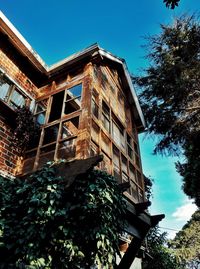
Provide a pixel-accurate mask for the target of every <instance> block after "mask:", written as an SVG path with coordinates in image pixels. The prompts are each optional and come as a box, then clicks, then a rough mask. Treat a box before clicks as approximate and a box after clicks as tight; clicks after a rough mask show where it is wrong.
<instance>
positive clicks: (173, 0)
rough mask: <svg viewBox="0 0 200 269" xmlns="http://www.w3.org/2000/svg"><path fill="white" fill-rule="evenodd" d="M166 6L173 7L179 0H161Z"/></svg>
mask: <svg viewBox="0 0 200 269" xmlns="http://www.w3.org/2000/svg"><path fill="white" fill-rule="evenodd" d="M163 2H164V3H165V5H166V7H168V8H171V9H174V8H175V7H176V6H178V4H179V2H180V0H163Z"/></svg>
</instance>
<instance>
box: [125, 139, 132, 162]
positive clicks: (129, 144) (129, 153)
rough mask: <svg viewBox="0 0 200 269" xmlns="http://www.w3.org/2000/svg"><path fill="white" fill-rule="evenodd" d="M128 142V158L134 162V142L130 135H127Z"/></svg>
mask: <svg viewBox="0 0 200 269" xmlns="http://www.w3.org/2000/svg"><path fill="white" fill-rule="evenodd" d="M126 140H127V153H128V156H129V158H130V159H131V160H133V143H132V142H133V141H132V138H131V137H130V135H128V134H127V135H126Z"/></svg>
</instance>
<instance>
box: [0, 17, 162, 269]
mask: <svg viewBox="0 0 200 269" xmlns="http://www.w3.org/2000/svg"><path fill="white" fill-rule="evenodd" d="M0 78H1V84H0V173H1V174H3V175H6V174H8V175H13V176H15V175H25V174H27V173H30V172H32V171H35V170H37V169H39V168H41V167H42V166H43V165H44V164H45V163H46V162H47V161H51V160H58V159H66V160H74V159H87V158H89V157H92V156H95V155H99V154H102V155H103V161H102V162H100V164H99V168H100V169H102V170H105V171H107V172H108V173H110V174H112V175H114V176H115V178H116V179H117V180H118V182H119V183H126V182H129V183H130V187H129V188H128V189H127V191H126V192H125V196H126V197H127V198H128V201H129V204H130V213H131V214H132V215H134V217H133V218H132V219H130V230H129V231H127V232H129V233H130V234H132V235H134V236H136V237H137V236H138V237H141V238H140V240H138V242H139V243H138V244H137V243H136V246H137V247H136V248H137V250H138V247H139V245H141V241H142V239H143V238H144V236H145V234H146V232H147V230H148V229H149V228H150V227H151V226H153V225H154V224H155V222H156V221H157V220H158V218H154V219H153V217H152V216H150V215H148V214H147V213H146V212H144V209H146V208H147V203H146V202H145V194H144V182H143V173H142V167H141V160H140V151H139V144H138V134H139V133H140V132H142V131H144V128H145V123H144V119H143V115H142V111H141V108H140V105H139V103H138V99H137V96H136V94H135V91H134V89H133V86H132V82H131V78H130V75H129V72H128V70H127V66H126V63H125V61H124V60H123V59H120V58H118V57H116V56H114V55H112V54H111V53H109V52H107V51H105V50H104V49H102V48H100V47H99V46H98V45H97V44H94V45H92V46H90V47H88V48H86V49H84V50H83V51H81V52H78V53H76V54H74V55H71V56H70V57H68V58H66V59H64V60H63V61H60V62H58V63H56V64H54V65H52V66H50V67H48V66H47V65H46V64H45V63H44V62H43V61H42V59H41V58H40V57H39V55H38V54H37V53H36V52H35V51H34V50H33V49H32V47H31V46H30V45H29V44H28V42H27V41H26V40H25V39H24V38H23V36H22V35H21V34H20V33H19V32H18V31H17V30H16V28H15V27H14V26H13V25H12V24H11V23H10V22H9V20H8V19H7V18H6V17H5V16H4V14H3V13H0ZM25 104H26V105H28V106H29V107H30V109H31V110H32V111H33V113H34V114H35V118H36V120H37V122H38V123H39V124H40V130H41V131H40V136H39V138H38V139H37V141H34V143H33V144H32V145H31V146H30V147H29V148H28V149H27V151H26V153H25V156H24V157H23V158H22V157H19V156H18V153H17V151H16V149H13V148H11V147H10V141H11V138H12V135H13V129H12V128H13V125H14V124H15V114H16V112H15V109H16V108H17V107H19V106H22V105H25ZM138 212H140V213H142V214H143V217H141V216H140V217H138V216H137V215H138ZM155 220H156V221H155ZM134 221H135V222H134ZM134 223H136V226H137V228H136V226H135V224H134ZM145 225H146V226H145ZM133 226H134V227H133ZM139 226H140V228H139ZM145 227H146V228H145ZM140 229H143V231H144V232H138V234H137V232H134V231H135V230H137V231H139V230H140ZM131 230H132V232H131ZM136 241H137V240H136ZM130 246H131V244H130ZM134 246H135V243H134ZM134 246H133V248H134ZM135 251H136V250H135ZM127 255H128V254H127ZM129 256H130V254H129ZM121 268H122V267H121ZM123 268H124V269H125V267H123ZM127 268H128V267H127Z"/></svg>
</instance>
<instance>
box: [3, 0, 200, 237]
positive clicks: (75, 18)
mask: <svg viewBox="0 0 200 269" xmlns="http://www.w3.org/2000/svg"><path fill="white" fill-rule="evenodd" d="M0 10H1V11H2V12H3V13H4V14H5V15H6V17H7V18H8V19H9V20H10V21H11V22H12V23H13V24H14V26H15V27H16V28H17V29H18V31H20V33H21V34H22V35H23V36H24V38H25V39H26V40H27V41H28V42H29V43H30V44H31V46H32V47H33V48H34V50H35V51H36V52H37V53H38V54H39V55H40V56H41V58H42V59H43V60H44V61H45V62H46V64H48V65H51V64H54V63H55V62H57V61H59V60H62V59H63V58H66V57H67V56H69V55H71V54H73V53H76V52H78V51H79V50H82V49H84V48H86V47H88V46H90V45H91V44H94V43H96V42H97V43H98V44H99V45H100V46H101V47H102V48H104V49H106V50H108V51H110V52H112V53H113V54H114V55H117V56H119V57H121V58H124V59H125V60H126V63H127V65H128V68H129V71H130V73H132V74H135V75H139V74H141V72H142V70H143V68H145V67H147V66H148V60H147V59H146V58H145V55H146V54H147V51H146V49H145V47H144V45H145V44H146V39H145V37H147V36H151V35H155V34H159V32H160V24H170V23H171V22H172V21H173V18H174V17H176V16H180V15H182V14H184V13H189V14H193V13H198V12H199V10H200V1H199V0H181V2H180V5H179V7H178V8H176V9H175V10H170V9H167V8H166V7H165V5H164V4H163V3H162V0H140V1H138V0H123V1H119V0H115V1H114V0H101V1H94V0H93V1H92V0H85V1H80V0H73V1H72V0H71V1H70V0H57V1H55V0H48V1H47V0H18V1H17V0H15V1H14V0H0ZM154 143H155V142H154V141H153V140H151V139H147V138H145V139H144V135H142V136H141V137H140V148H141V155H142V163H143V170H144V173H145V174H146V175H147V176H151V177H152V178H153V179H154V187H153V200H152V206H151V209H150V212H151V214H163V213H164V214H165V215H166V217H165V219H164V220H163V221H162V222H161V223H160V227H162V228H161V231H167V232H168V234H169V237H173V236H174V235H175V233H176V231H178V230H179V229H181V227H182V226H183V225H184V224H185V223H186V221H187V220H189V218H190V216H191V214H192V213H193V212H194V211H195V209H196V207H195V205H194V204H193V203H192V201H191V200H189V199H188V198H187V196H186V195H185V194H184V193H183V191H182V190H181V178H180V176H179V175H178V174H177V172H176V170H175V166H174V162H175V161H177V158H176V159H175V158H172V157H161V156H155V155H153V154H152V152H153V147H154ZM164 228H167V229H164Z"/></svg>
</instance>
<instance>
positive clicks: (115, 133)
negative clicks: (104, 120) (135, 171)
mask: <svg viewBox="0 0 200 269" xmlns="http://www.w3.org/2000/svg"><path fill="white" fill-rule="evenodd" d="M112 137H113V140H114V141H115V143H116V144H117V145H118V146H120V147H121V148H123V149H125V140H124V128H123V126H122V125H121V124H120V122H119V121H117V119H115V120H113V121H112Z"/></svg>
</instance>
